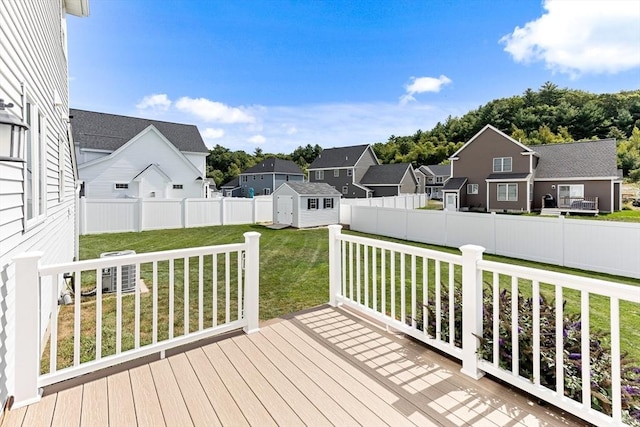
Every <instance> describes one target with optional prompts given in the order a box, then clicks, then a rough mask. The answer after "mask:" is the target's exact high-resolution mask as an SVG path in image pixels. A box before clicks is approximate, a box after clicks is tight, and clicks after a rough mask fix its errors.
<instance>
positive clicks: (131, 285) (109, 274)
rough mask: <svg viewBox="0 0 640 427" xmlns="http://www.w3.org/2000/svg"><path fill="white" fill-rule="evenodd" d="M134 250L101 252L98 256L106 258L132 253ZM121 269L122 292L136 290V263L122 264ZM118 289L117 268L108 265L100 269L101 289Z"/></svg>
mask: <svg viewBox="0 0 640 427" xmlns="http://www.w3.org/2000/svg"><path fill="white" fill-rule="evenodd" d="M135 253H136V251H131V250H128V251H116V252H103V253H101V254H100V258H108V257H115V256H123V255H133V254H135ZM121 269H122V292H133V291H135V290H136V265H135V264H131V265H123V266H122V267H121ZM117 290H118V269H117V268H116V267H109V268H103V269H102V291H103V292H107V293H108V292H117Z"/></svg>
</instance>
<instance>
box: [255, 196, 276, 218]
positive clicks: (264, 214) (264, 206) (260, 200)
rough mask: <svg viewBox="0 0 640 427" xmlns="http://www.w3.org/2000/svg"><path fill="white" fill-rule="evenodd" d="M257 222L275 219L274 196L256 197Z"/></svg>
mask: <svg viewBox="0 0 640 427" xmlns="http://www.w3.org/2000/svg"><path fill="white" fill-rule="evenodd" d="M255 203H256V218H255V220H256V222H271V221H273V198H272V197H270V196H269V197H256V198H255Z"/></svg>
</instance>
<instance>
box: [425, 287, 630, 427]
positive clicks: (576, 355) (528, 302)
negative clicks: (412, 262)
mask: <svg viewBox="0 0 640 427" xmlns="http://www.w3.org/2000/svg"><path fill="white" fill-rule="evenodd" d="M461 300H462V296H461V293H460V292H456V294H455V297H454V304H455V328H456V330H455V331H454V333H455V336H454V343H455V345H456V346H458V347H460V346H461V336H462V301H461ZM483 300H484V306H483V334H482V337H478V338H479V340H480V348H479V350H478V355H479V357H480V358H482V359H484V360H487V361H490V362H493V339H494V337H493V297H492V291H491V290H490V289H486V290H485V292H484V297H483ZM430 301H433V299H431V300H430ZM498 304H499V310H498V312H499V313H500V317H499V323H498V324H499V333H498V340H499V345H498V349H499V350H498V351H499V353H498V359H499V360H498V363H499V365H500V367H501V368H503V369H506V370H511V369H512V349H513V347H512V334H511V321H512V316H511V314H512V312H511V293H510V292H509V291H507V290H503V291H501V292H500V295H499V298H498ZM425 307H426V311H427V316H428V317H427V319H428V322H427V325H426V328H427V334H429V335H430V336H435V335H436V321H435V320H436V313H435V304H429V305H427V306H425ZM420 308H421V309H420V310H418V312H419V313H420V315H419V316H418V318H417V319H416V322H417V325H418V328H419V329H420V330H423V321H422V313H421V312H422V307H420ZM441 311H442V312H441V338H442V340H444V341H448V340H449V334H450V331H449V296H448V290H447V289H443V290H442V292H441ZM563 312H564V310H563ZM563 317H564V318H563V325H562V330H563V337H562V338H563V352H564V354H563V363H564V395H565V396H567V397H569V398H571V399H574V400H576V401H579V402H580V401H581V399H582V354H581V333H582V322H581V321H580V318H579V316H577V315H567V314H566V312H565V314H564V316H563ZM555 321H556V315H555V304H553V303H551V304H550V303H548V302H547V301H546V300H545V298H544V297H542V296H541V297H540V383H541V384H542V385H543V386H545V387H547V388H549V389H551V390H555V388H556V367H555V363H556V325H555ZM603 338H604V335H603V333H602V332H601V331H594V330H592V331H591V334H590V359H591V360H590V365H591V367H590V369H591V397H592V402H591V407H592V408H594V409H596V410H598V411H601V412H603V413H605V414H607V415H611V411H612V407H611V396H612V393H611V351H610V348H609V346H608V345H606V344H605V341H604V340H603ZM518 350H519V351H518V357H519V374H520V375H521V376H523V377H526V378H529V379H531V380H533V374H534V372H533V360H534V357H535V355H534V352H533V300H532V299H531V298H524V297H523V296H522V295H521V294H519V295H518ZM621 393H622V408H623V416H624V418H625V422H626V423H628V424H630V425H636V426H640V368H639V367H637V366H634V365H633V362H632V361H629V360H626V359H625V357H624V356H623V358H622V360H621Z"/></svg>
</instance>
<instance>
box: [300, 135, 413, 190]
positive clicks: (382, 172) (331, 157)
mask: <svg viewBox="0 0 640 427" xmlns="http://www.w3.org/2000/svg"><path fill="white" fill-rule="evenodd" d="M309 182H324V183H327V184H329V185H330V186H332V187H333V188H335V189H337V190H338V191H340V192H341V193H342V196H343V197H346V198H364V197H382V196H397V195H399V194H401V193H416V190H417V185H418V180H417V178H416V176H415V174H414V172H413V168H412V167H411V165H410V164H409V163H402V164H386V165H381V164H379V162H378V158H377V157H376V154H375V153H374V152H373V148H371V146H370V145H355V146H352V147H340V148H328V149H326V150H323V151H322V153H320V155H319V156H318V157H317V158H316V159H315V160H314V161H313V163H311V165H310V166H309Z"/></svg>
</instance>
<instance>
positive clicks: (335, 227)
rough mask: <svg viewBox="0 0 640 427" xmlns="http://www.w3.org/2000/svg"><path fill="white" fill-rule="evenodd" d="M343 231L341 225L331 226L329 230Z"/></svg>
mask: <svg viewBox="0 0 640 427" xmlns="http://www.w3.org/2000/svg"><path fill="white" fill-rule="evenodd" d="M340 229H342V226H341V225H340V224H331V225H330V226H329V230H340Z"/></svg>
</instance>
